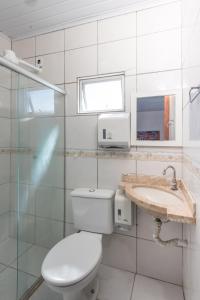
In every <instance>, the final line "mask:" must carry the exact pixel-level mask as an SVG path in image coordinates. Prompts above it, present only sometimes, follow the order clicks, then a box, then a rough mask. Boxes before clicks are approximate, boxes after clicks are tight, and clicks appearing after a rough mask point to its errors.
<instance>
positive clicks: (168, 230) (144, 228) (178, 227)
mask: <svg viewBox="0 0 200 300" xmlns="http://www.w3.org/2000/svg"><path fill="white" fill-rule="evenodd" d="M137 224H138V227H137V236H138V237H139V238H143V239H147V240H153V233H154V221H153V216H151V215H150V214H149V213H147V212H145V211H144V210H142V209H138V210H137ZM161 238H162V239H164V240H169V239H173V238H179V239H182V224H179V223H176V222H169V223H164V224H163V226H162V230H161Z"/></svg>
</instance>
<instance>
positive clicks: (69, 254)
mask: <svg viewBox="0 0 200 300" xmlns="http://www.w3.org/2000/svg"><path fill="white" fill-rule="evenodd" d="M101 257H102V243H101V235H100V234H95V233H89V232H83V231H82V232H80V233H75V234H72V235H70V236H68V237H66V238H65V239H63V240H62V241H60V242H59V243H58V244H56V245H55V246H54V247H53V248H52V249H51V250H50V251H49V253H48V254H47V256H46V258H45V260H44V262H43V264H42V276H43V278H44V280H45V281H47V282H48V283H49V284H51V285H54V286H58V287H67V286H70V285H74V284H76V283H78V282H80V281H81V280H83V279H84V278H85V277H87V276H88V275H89V274H90V273H91V272H92V271H93V270H94V269H95V267H96V266H97V265H98V264H99V262H100V261H101Z"/></svg>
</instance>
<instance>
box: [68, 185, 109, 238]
mask: <svg viewBox="0 0 200 300" xmlns="http://www.w3.org/2000/svg"><path fill="white" fill-rule="evenodd" d="M71 196H72V211H73V220H74V226H75V228H76V229H79V230H85V231H90V232H96V233H104V234H111V233H112V232H113V199H114V191H112V190H103V189H89V188H79V189H75V190H74V191H72V192H71Z"/></svg>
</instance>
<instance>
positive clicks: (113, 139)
mask: <svg viewBox="0 0 200 300" xmlns="http://www.w3.org/2000/svg"><path fill="white" fill-rule="evenodd" d="M98 145H99V147H100V148H119V149H128V148H130V114H129V113H112V114H101V115H100V116H99V119H98Z"/></svg>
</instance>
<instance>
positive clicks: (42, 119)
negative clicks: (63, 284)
mask: <svg viewBox="0 0 200 300" xmlns="http://www.w3.org/2000/svg"><path fill="white" fill-rule="evenodd" d="M18 76H19V78H18V86H17V87H16V92H15V93H14V96H13V98H12V104H13V118H12V143H13V151H12V155H11V171H12V184H13V191H14V192H13V195H12V197H13V199H12V201H16V212H15V215H14V218H15V222H16V223H15V224H16V225H17V227H16V228H17V232H16V235H17V240H18V247H17V251H18V260H17V266H16V267H17V272H18V276H17V277H18V278H17V287H18V288H17V299H20V298H21V297H22V299H26V296H28V294H29V292H31V289H34V286H35V285H36V284H38V283H39V282H40V281H41V265H42V262H43V259H44V257H45V255H46V254H47V252H48V251H49V249H50V248H51V247H52V246H53V245H54V244H55V243H57V242H58V241H59V240H61V239H62V238H63V236H64V140H65V139H64V95H62V94H60V93H59V92H57V91H55V90H53V89H50V88H47V87H46V86H43V85H41V84H39V83H36V82H34V81H33V80H31V79H28V78H26V77H24V76H22V75H18ZM24 297H25V298H24Z"/></svg>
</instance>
